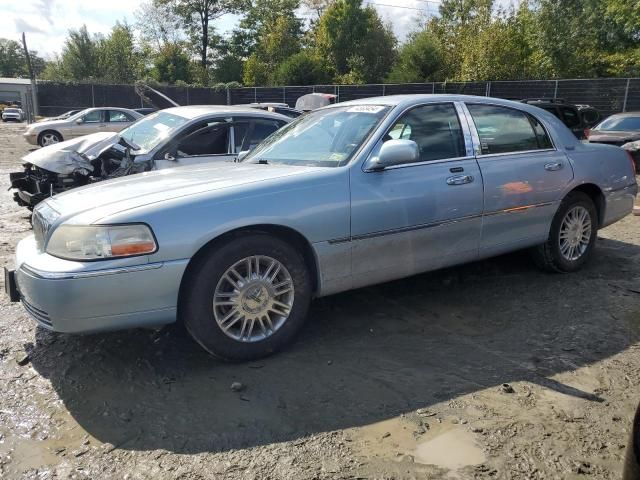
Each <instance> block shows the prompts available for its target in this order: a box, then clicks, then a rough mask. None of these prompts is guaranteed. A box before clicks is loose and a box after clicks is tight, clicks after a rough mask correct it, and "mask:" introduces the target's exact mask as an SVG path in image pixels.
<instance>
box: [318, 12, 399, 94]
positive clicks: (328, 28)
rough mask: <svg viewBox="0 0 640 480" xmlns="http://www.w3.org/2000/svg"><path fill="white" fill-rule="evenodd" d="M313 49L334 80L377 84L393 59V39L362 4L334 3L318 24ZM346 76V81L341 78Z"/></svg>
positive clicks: (378, 19)
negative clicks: (325, 63) (316, 51)
mask: <svg viewBox="0 0 640 480" xmlns="http://www.w3.org/2000/svg"><path fill="white" fill-rule="evenodd" d="M315 43H316V48H317V49H318V52H319V54H320V55H321V56H322V57H323V58H324V59H325V61H326V62H327V63H329V64H331V65H333V66H334V68H335V72H336V75H337V78H340V77H342V78H349V79H362V81H365V82H377V81H380V80H381V79H383V78H384V77H385V76H386V75H387V73H388V72H389V70H390V69H391V66H392V65H393V61H394V57H395V46H396V39H395V37H394V35H393V33H392V32H391V29H390V28H389V26H387V25H384V24H383V23H382V20H381V19H380V17H379V16H378V13H377V12H376V10H375V9H374V8H373V7H371V6H369V7H364V8H363V7H362V0H336V1H335V2H334V3H332V4H331V5H330V6H329V7H328V8H327V9H326V10H325V12H324V13H323V15H322V17H321V18H320V20H319V21H318V26H317V29H316V34H315ZM345 76H346V77H345Z"/></svg>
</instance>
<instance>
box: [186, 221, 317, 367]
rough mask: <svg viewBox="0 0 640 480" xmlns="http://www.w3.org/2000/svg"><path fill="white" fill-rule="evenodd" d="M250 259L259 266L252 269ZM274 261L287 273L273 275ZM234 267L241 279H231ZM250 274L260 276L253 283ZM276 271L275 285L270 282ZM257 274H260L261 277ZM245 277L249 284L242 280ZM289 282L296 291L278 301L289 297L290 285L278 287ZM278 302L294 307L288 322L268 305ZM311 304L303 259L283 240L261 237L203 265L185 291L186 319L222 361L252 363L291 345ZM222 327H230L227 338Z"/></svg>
mask: <svg viewBox="0 0 640 480" xmlns="http://www.w3.org/2000/svg"><path fill="white" fill-rule="evenodd" d="M247 258H251V259H252V261H254V262H257V263H252V264H251V267H247V265H248V264H247V262H246V259H247ZM256 259H258V260H256ZM273 260H275V261H276V262H277V263H278V264H279V265H280V266H281V267H283V269H277V268H276V267H273V268H272V269H271V270H269V268H270V267H271V266H272V261H273ZM231 267H234V269H235V271H236V272H237V273H239V274H240V276H237V275H236V274H233V273H230V268H231ZM247 268H250V269H251V270H249V272H251V271H253V272H254V276H253V280H251V281H247V278H252V276H251V273H247ZM276 270H277V272H276V273H277V276H276V278H275V279H274V281H273V282H272V283H269V282H268V281H266V280H264V279H265V278H267V277H269V276H271V275H272V274H273V272H274V271H276ZM256 271H258V272H260V274H259V275H257V276H256V275H255V272H256ZM225 274H227V275H225ZM287 275H288V277H287ZM231 277H233V279H234V281H235V282H237V283H235V286H234V285H232V283H231V282H230V281H229V280H228V279H229V278H231ZM241 277H244V278H243V280H244V281H242V280H239V279H240V278H241ZM287 281H290V282H291V283H292V289H291V291H289V292H287V293H283V294H281V295H273V293H278V292H280V291H285V290H286V289H287V285H285V286H284V287H281V289H280V290H274V289H273V288H272V287H275V286H278V285H282V284H285V282H287ZM238 292H240V293H238ZM274 300H277V301H278V302H282V303H281V305H284V304H287V305H290V309H289V313H288V315H287V316H284V315H281V314H279V313H280V312H281V311H284V310H283V309H282V307H280V306H273V308H276V310H277V311H275V310H274V311H270V310H268V308H267V307H266V305H269V304H270V302H272V301H274ZM310 302H311V280H310V276H309V271H308V269H307V267H306V265H305V262H304V258H303V256H302V255H301V253H300V252H299V251H297V250H296V249H295V248H293V247H292V246H291V245H289V244H288V243H286V242H284V241H282V240H280V239H278V238H275V237H272V236H270V235H267V234H260V233H256V234H248V235H247V236H244V237H240V236H236V237H232V238H231V239H230V240H228V241H227V242H225V243H224V244H221V245H216V246H214V247H213V248H212V249H211V250H210V251H209V252H208V253H207V254H205V256H204V258H200V259H199V260H198V263H197V265H196V266H195V269H194V270H192V271H191V272H189V275H188V278H187V279H186V283H185V285H184V286H183V289H182V294H181V305H180V307H181V308H180V317H181V319H182V320H183V322H184V324H185V327H186V328H187V331H188V332H189V333H190V334H191V336H192V337H193V339H194V340H195V341H196V342H198V343H199V344H200V345H201V346H202V347H203V348H204V349H205V350H206V351H207V352H209V353H210V354H212V355H214V356H215V357H218V358H220V359H222V360H227V361H246V360H254V359H257V358H261V357H264V356H267V355H270V354H272V353H274V352H276V351H278V350H280V349H281V348H283V347H284V346H286V345H287V344H289V343H290V342H291V341H292V340H293V338H294V337H295V335H296V334H297V333H298V332H299V331H300V329H301V328H302V326H303V324H304V321H305V318H306V315H307V311H308V308H309V303H310ZM231 304H233V306H231ZM234 309H235V312H236V313H233V310H234ZM265 309H266V310H265ZM265 311H266V315H267V318H265V317H264V314H265ZM251 316H254V317H255V316H259V317H260V320H257V319H256V318H249V317H251ZM228 317H229V318H230V319H227V318H228ZM225 319H226V320H225ZM245 320H246V327H245V326H243V325H244V324H245ZM221 324H222V325H224V326H225V327H227V333H225V331H224V330H223V328H222V326H221ZM270 327H271V328H270ZM243 333H244V335H245V337H246V338H245V337H243ZM247 333H249V336H247ZM254 337H255V338H254Z"/></svg>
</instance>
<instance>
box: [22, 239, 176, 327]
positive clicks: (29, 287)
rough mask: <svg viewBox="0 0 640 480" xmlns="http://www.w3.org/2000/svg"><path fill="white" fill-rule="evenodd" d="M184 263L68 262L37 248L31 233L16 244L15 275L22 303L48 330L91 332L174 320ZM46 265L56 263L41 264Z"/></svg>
mask: <svg viewBox="0 0 640 480" xmlns="http://www.w3.org/2000/svg"><path fill="white" fill-rule="evenodd" d="M144 259H145V257H138V259H137V261H144ZM187 263H188V260H186V259H185V260H177V261H171V262H157V263H142V264H138V265H123V266H117V267H114V262H113V261H111V262H108V264H105V263H103V262H70V261H67V260H61V259H57V258H55V257H51V256H50V255H48V254H46V253H42V252H39V251H38V250H37V248H36V244H35V240H34V238H33V236H30V237H27V238H26V239H24V240H22V241H21V242H20V243H19V244H18V248H17V251H16V271H15V281H16V286H17V290H18V292H19V296H20V301H21V302H22V305H23V307H24V309H25V310H26V311H27V313H28V314H29V315H30V316H31V317H32V318H33V319H34V320H35V321H36V322H37V323H38V324H40V325H41V326H43V327H44V328H47V329H49V330H54V331H58V332H68V333H90V332H97V331H104V330H118V329H124V328H136V327H152V326H158V325H163V324H167V323H172V322H174V321H175V320H176V312H177V302H178V290H179V288H180V281H181V280H182V275H183V273H184V270H185V268H186V266H187ZM109 264H110V265H109ZM46 265H49V266H55V267H56V268H55V270H54V269H52V268H49V269H48V270H43V269H42V267H44V266H46ZM51 270H54V271H51Z"/></svg>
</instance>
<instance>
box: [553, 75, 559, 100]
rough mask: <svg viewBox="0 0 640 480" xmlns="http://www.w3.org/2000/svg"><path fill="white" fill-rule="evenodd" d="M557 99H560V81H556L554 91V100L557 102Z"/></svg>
mask: <svg viewBox="0 0 640 480" xmlns="http://www.w3.org/2000/svg"><path fill="white" fill-rule="evenodd" d="M556 98H558V80H556V86H555V89H554V90H553V99H554V100H555V99H556Z"/></svg>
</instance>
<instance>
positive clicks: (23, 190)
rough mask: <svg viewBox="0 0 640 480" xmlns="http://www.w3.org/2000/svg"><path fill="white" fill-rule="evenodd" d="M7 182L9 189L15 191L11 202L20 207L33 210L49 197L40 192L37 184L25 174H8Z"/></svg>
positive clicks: (47, 194)
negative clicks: (8, 182) (9, 184)
mask: <svg viewBox="0 0 640 480" xmlns="http://www.w3.org/2000/svg"><path fill="white" fill-rule="evenodd" d="M9 181H10V183H11V188H15V189H16V190H17V191H16V192H13V200H14V201H15V202H16V203H17V204H18V205H20V206H21V207H30V208H33V207H35V206H36V205H37V204H38V203H40V202H41V201H43V200H44V199H46V198H47V197H49V196H50V194H49V193H42V192H40V188H39V184H38V182H36V181H35V180H34V179H32V178H31V177H30V175H29V174H28V173H27V172H24V171H23V172H11V173H9Z"/></svg>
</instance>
